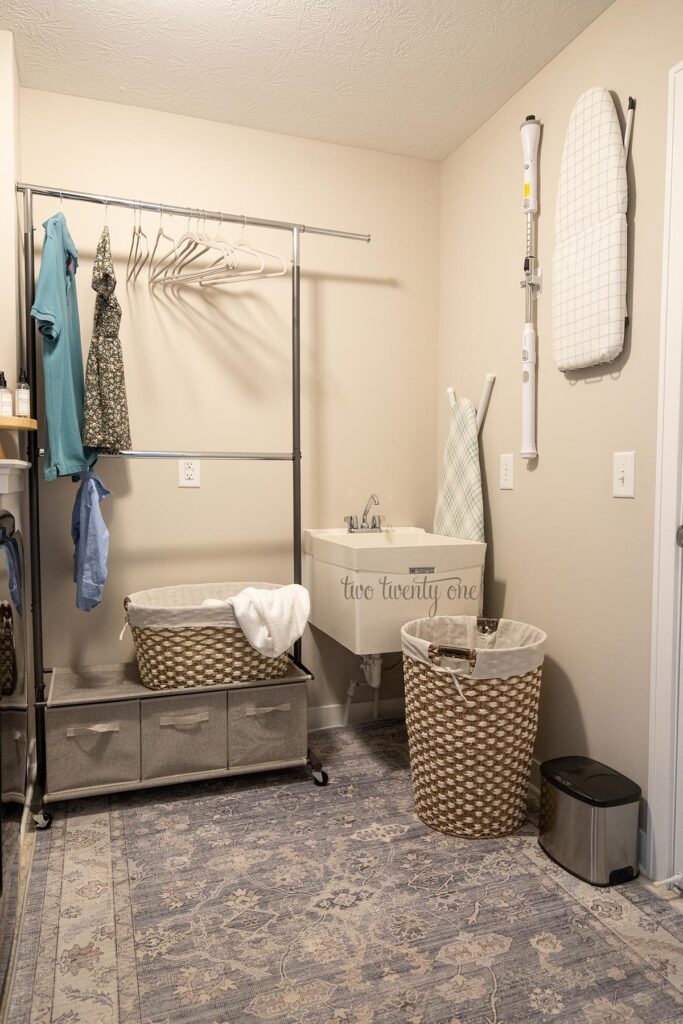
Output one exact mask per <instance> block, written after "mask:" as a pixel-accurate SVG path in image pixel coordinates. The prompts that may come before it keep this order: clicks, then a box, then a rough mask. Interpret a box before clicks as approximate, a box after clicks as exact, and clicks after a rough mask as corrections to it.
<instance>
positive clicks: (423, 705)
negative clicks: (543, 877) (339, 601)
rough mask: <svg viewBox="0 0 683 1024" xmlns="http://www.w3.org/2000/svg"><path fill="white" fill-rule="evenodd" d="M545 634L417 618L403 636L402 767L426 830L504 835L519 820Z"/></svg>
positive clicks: (494, 623) (506, 622) (471, 620)
mask: <svg viewBox="0 0 683 1024" xmlns="http://www.w3.org/2000/svg"><path fill="white" fill-rule="evenodd" d="M546 640H547V637H546V634H545V633H544V632H543V631H542V630H540V629H537V628H536V627H534V626H528V625H525V624H524V623H522V622H513V621H512V620H510V619H477V618H475V617H474V616H469V615H456V616H445V615H444V616H438V617H435V618H432V619H416V620H415V621H414V622H408V623H407V624H406V625H405V626H404V627H403V629H402V630H401V642H402V647H403V665H404V674H405V691H406V723H407V726H408V745H409V749H410V768H411V774H412V779H413V791H414V794H415V805H416V809H417V813H418V815H419V817H420V818H421V819H422V821H424V822H425V824H427V825H430V826H431V827H432V828H435V829H437V830H438V831H439V832H446V833H449V834H450V835H456V836H462V837H465V838H478V837H483V836H504V835H507V834H508V833H510V832H514V831H515V829H517V828H519V826H520V825H521V824H522V823H523V821H524V819H525V816H526V801H527V790H528V785H529V771H530V768H531V755H532V751H533V746H534V740H535V737H536V726H537V722H538V697H539V692H540V687H541V669H542V665H543V654H544V650H545V644H546Z"/></svg>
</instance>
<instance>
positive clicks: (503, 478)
mask: <svg viewBox="0 0 683 1024" xmlns="http://www.w3.org/2000/svg"><path fill="white" fill-rule="evenodd" d="M513 465H514V456H513V455H501V457H500V489H501V491H511V490H512V468H513Z"/></svg>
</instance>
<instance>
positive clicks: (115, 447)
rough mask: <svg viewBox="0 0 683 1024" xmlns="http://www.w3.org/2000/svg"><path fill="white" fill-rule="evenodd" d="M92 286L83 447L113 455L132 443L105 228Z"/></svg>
mask: <svg viewBox="0 0 683 1024" xmlns="http://www.w3.org/2000/svg"><path fill="white" fill-rule="evenodd" d="M92 286H93V288H94V290H95V291H96V292H97V298H96V300H95V320H94V325H93V336H92V341H91V342H90V352H89V353H88V364H87V367H86V372H85V427H84V431H83V443H84V444H85V445H87V446H88V447H89V448H96V449H97V450H98V451H101V452H108V453H114V454H115V453H116V452H120V451H125V450H128V449H130V447H131V439H130V425H129V421H128V400H127V398H126V381H125V375H124V370H123V353H122V351H121V341H120V339H119V327H120V324H121V306H120V304H119V300H118V299H117V298H116V295H115V289H116V274H115V272H114V263H113V260H112V256H111V242H110V239H109V228H108V227H107V226H106V225H105V226H104V228H103V229H102V235H101V237H100V240H99V242H98V243H97V250H96V252H95V265H94V267H93V274H92Z"/></svg>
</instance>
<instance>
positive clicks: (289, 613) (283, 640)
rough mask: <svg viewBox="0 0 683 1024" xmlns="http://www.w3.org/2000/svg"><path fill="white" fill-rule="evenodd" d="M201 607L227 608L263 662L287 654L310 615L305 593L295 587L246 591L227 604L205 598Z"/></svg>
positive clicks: (248, 589) (226, 602) (294, 584)
mask: <svg viewBox="0 0 683 1024" xmlns="http://www.w3.org/2000/svg"><path fill="white" fill-rule="evenodd" d="M202 604H203V605H206V606H216V605H220V604H227V605H230V606H231V607H232V610H233V611H234V613H235V618H236V619H237V621H238V622H239V624H240V629H241V630H242V632H243V633H244V635H245V636H246V638H247V640H248V641H249V643H250V644H251V646H252V647H253V648H254V649H255V650H257V651H258V652H259V654H262V655H263V656H264V657H265V658H277V657H279V656H280V655H281V654H284V652H285V651H288V650H289V648H290V647H291V646H292V644H293V643H294V641H295V640H298V639H299V638H300V637H301V636H302V635H303V632H304V630H305V628H306V623H307V622H308V616H309V614H310V611H311V599H310V597H309V595H308V591H307V590H306V588H305V587H302V586H300V585H299V584H298V583H290V584H289V585H288V586H286V587H274V588H273V589H272V590H266V589H264V588H263V587H246V588H245V589H244V590H242V591H240V593H239V594H237V595H236V596H235V597H230V598H228V600H227V601H218V600H216V599H215V598H207V600H206V601H203V602H202Z"/></svg>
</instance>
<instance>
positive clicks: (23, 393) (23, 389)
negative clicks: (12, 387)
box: [14, 366, 31, 417]
mask: <svg viewBox="0 0 683 1024" xmlns="http://www.w3.org/2000/svg"><path fill="white" fill-rule="evenodd" d="M14 415H15V416H25V417H28V416H30V415H31V388H30V387H29V383H28V380H27V377H26V370H25V369H24V367H23V366H22V368H21V369H20V370H19V380H18V382H17V388H16V391H15V392H14Z"/></svg>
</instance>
